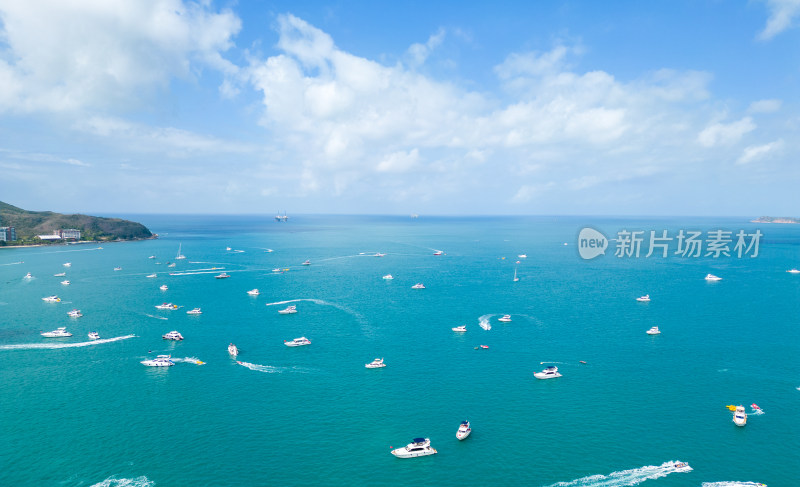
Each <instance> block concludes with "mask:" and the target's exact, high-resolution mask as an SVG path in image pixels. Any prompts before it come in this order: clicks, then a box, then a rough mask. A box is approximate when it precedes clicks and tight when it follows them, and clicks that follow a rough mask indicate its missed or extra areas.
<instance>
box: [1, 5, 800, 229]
mask: <svg viewBox="0 0 800 487" xmlns="http://www.w3.org/2000/svg"><path fill="white" fill-rule="evenodd" d="M798 27H800V0H763V1H762V0H751V1H749V2H748V1H721V0H710V1H702V0H698V1H689V0H687V1H672V2H634V1H631V2H594V1H538V2H496V3H492V4H491V5H489V3H488V2H483V3H477V2H394V3H392V2H321V1H308V2H280V1H279V2H269V1H240V2H211V1H201V2H186V1H180V0H141V1H137V2H130V1H127V0H73V1H70V2H62V1H59V0H37V1H30V2H17V1H13V0H0V200H2V201H5V202H8V203H11V204H14V205H17V206H20V207H23V208H27V209H33V210H54V211H61V212H70V213H71V212H86V213H102V214H109V213H115V212H116V213H267V214H272V213H275V212H277V211H278V210H285V211H287V212H289V213H290V214H292V213H294V214H298V213H356V214H366V213H379V214H409V213H419V214H450V215H453V214H464V215H470V214H613V215H625V214H629V215H743V216H748V215H753V216H758V215H762V214H768V215H790V216H800V210H798V205H797V202H798V199H797V196H796V189H795V187H796V185H797V183H798V182H800V168H799V167H798V160H800V158H799V157H798V156H800V136H798V135H800V102H799V100H800V93H799V91H800V90H799V87H800V28H798Z"/></svg>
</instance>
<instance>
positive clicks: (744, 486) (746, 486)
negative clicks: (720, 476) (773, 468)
mask: <svg viewBox="0 0 800 487" xmlns="http://www.w3.org/2000/svg"><path fill="white" fill-rule="evenodd" d="M702 487H767V486H766V485H765V484H760V483H758V482H703V485H702Z"/></svg>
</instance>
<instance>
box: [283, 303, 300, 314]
mask: <svg viewBox="0 0 800 487" xmlns="http://www.w3.org/2000/svg"><path fill="white" fill-rule="evenodd" d="M292 313H297V306H295V305H292V306H289V307H287V308H286V309H282V310H279V311H278V314H282V315H290V314H292Z"/></svg>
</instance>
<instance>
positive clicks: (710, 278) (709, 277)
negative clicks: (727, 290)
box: [706, 274, 722, 281]
mask: <svg viewBox="0 0 800 487" xmlns="http://www.w3.org/2000/svg"><path fill="white" fill-rule="evenodd" d="M721 280H722V278H721V277H717V276H715V275H714V274H706V281H721Z"/></svg>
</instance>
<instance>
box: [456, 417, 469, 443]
mask: <svg viewBox="0 0 800 487" xmlns="http://www.w3.org/2000/svg"><path fill="white" fill-rule="evenodd" d="M470 433H472V428H470V426H469V421H462V422H461V424H460V425H459V427H458V431H456V438H458V439H459V440H463V439H464V438H466V437H467V436H469V434H470Z"/></svg>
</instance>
